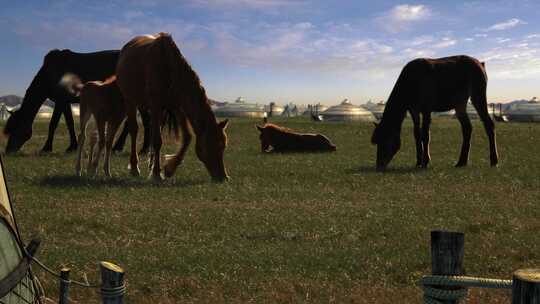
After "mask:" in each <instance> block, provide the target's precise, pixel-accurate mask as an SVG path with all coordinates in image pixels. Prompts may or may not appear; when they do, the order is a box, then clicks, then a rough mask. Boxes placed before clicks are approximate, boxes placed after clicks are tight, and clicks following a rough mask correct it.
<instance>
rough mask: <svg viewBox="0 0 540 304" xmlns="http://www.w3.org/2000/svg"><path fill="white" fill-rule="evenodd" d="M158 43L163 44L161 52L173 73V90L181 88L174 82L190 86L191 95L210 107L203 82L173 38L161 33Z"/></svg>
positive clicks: (171, 79) (157, 36)
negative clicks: (198, 97) (199, 98)
mask: <svg viewBox="0 0 540 304" xmlns="http://www.w3.org/2000/svg"><path fill="white" fill-rule="evenodd" d="M156 43H159V44H161V51H162V52H163V55H164V57H165V58H166V61H167V65H168V68H169V70H170V71H171V75H170V76H169V77H170V81H171V82H173V83H171V88H172V89H178V88H179V86H178V85H175V84H174V82H177V83H183V84H189V85H190V87H188V89H189V90H190V91H191V92H189V94H192V95H194V94H196V95H199V96H200V97H202V99H203V102H204V103H206V104H208V106H210V103H209V102H208V98H207V97H206V91H205V90H204V88H203V86H202V85H201V80H200V78H199V75H197V72H195V70H193V68H192V67H191V65H190V64H189V62H188V61H187V60H186V58H185V57H184V55H182V52H180V49H178V46H177V45H176V43H174V41H173V39H172V36H171V35H170V34H168V33H163V32H162V33H159V34H157V35H156Z"/></svg>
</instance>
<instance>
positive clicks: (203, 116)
mask: <svg viewBox="0 0 540 304" xmlns="http://www.w3.org/2000/svg"><path fill="white" fill-rule="evenodd" d="M116 72H117V73H116V75H117V81H118V86H119V88H120V91H121V92H122V95H123V97H124V101H125V105H126V112H127V116H128V125H129V128H130V132H135V134H136V132H137V122H136V110H137V107H140V106H143V107H145V108H147V109H148V110H149V111H150V113H151V123H150V125H151V128H152V131H151V139H152V145H153V150H154V151H153V153H154V154H155V155H154V157H153V166H152V173H151V176H152V178H154V179H158V180H159V179H161V168H160V157H159V155H160V150H161V145H162V138H161V128H160V126H161V125H162V121H163V119H164V117H163V116H164V113H165V112H167V113H170V114H169V115H172V116H173V118H176V121H177V122H179V125H180V129H181V130H182V133H183V136H182V138H183V140H184V142H183V145H182V148H181V149H179V151H178V152H177V154H175V155H174V156H172V157H170V158H169V159H168V160H167V163H166V164H165V176H171V175H172V174H173V173H174V171H175V169H176V167H177V166H178V164H180V163H181V162H182V159H183V157H184V153H185V151H186V149H187V146H188V145H189V143H190V139H191V128H193V131H194V132H195V136H196V139H197V142H196V147H195V152H196V154H197V157H198V158H199V159H200V160H201V161H202V162H203V163H204V165H205V166H206V169H207V170H208V171H209V173H210V175H211V176H212V178H213V179H214V180H218V181H224V180H226V179H227V178H228V176H227V171H226V169H225V165H224V163H223V152H224V150H225V147H226V145H227V136H226V134H225V129H226V127H227V122H228V121H227V120H225V121H222V122H219V123H218V122H217V121H216V118H215V116H214V113H213V112H212V109H211V108H210V103H209V102H208V97H207V96H206V92H205V90H204V88H203V86H202V85H201V82H200V80H199V76H198V75H197V73H195V71H194V70H193V69H192V68H191V66H190V65H189V63H188V62H187V60H186V59H185V58H184V56H183V55H182V53H181V52H180V50H179V49H178V47H177V46H176V44H175V43H174V41H173V39H172V37H171V36H170V35H169V34H166V33H160V34H157V35H155V36H151V35H146V36H139V37H135V38H134V39H132V40H131V41H129V42H128V43H127V44H126V45H125V46H124V47H123V48H122V50H121V52H120V58H119V60H118V67H117V70H116ZM184 117H185V118H187V120H188V121H186V119H183V118H184ZM190 126H191V128H190ZM176 133H178V127H176ZM130 162H131V170H132V174H136V173H137V172H138V157H137V153H136V150H135V148H134V146H133V143H132V149H131V160H130Z"/></svg>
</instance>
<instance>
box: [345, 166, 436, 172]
mask: <svg viewBox="0 0 540 304" xmlns="http://www.w3.org/2000/svg"><path fill="white" fill-rule="evenodd" d="M428 171H429V168H427V169H422V168H417V167H416V166H411V167H388V168H386V170H384V171H377V170H376V169H375V166H360V167H356V168H351V169H347V170H345V172H346V173H348V174H362V173H363V174H409V173H424V172H428Z"/></svg>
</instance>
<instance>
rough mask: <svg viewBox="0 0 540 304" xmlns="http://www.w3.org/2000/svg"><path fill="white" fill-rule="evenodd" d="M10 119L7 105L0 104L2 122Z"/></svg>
mask: <svg viewBox="0 0 540 304" xmlns="http://www.w3.org/2000/svg"><path fill="white" fill-rule="evenodd" d="M8 118H9V112H8V107H7V105H6V104H5V103H2V104H0V120H7V119H8Z"/></svg>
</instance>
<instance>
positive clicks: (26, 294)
mask: <svg viewBox="0 0 540 304" xmlns="http://www.w3.org/2000/svg"><path fill="white" fill-rule="evenodd" d="M0 164H1V165H0V291H1V290H2V289H3V287H4V286H11V285H10V284H2V283H3V282H2V281H3V280H4V279H6V278H7V277H8V276H10V274H12V273H13V272H14V271H15V270H16V269H21V268H20V267H18V266H20V265H22V261H23V251H22V248H21V246H22V244H21V243H20V241H19V235H18V232H17V226H16V225H15V218H14V216H13V208H12V207H11V202H10V199H9V195H8V191H7V186H6V180H5V175H4V167H3V163H2V162H1V161H0ZM22 269H25V268H22ZM22 274H24V273H22ZM15 282H17V281H15ZM5 290H6V292H7V291H9V292H7V293H6V294H4V293H2V294H0V303H6V304H8V303H9V304H19V303H37V301H38V300H37V296H36V292H35V290H34V284H33V281H32V277H31V275H30V273H29V272H26V275H25V276H24V277H23V278H22V279H21V280H20V281H19V283H17V285H15V286H14V287H13V288H12V289H11V290H10V289H5Z"/></svg>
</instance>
